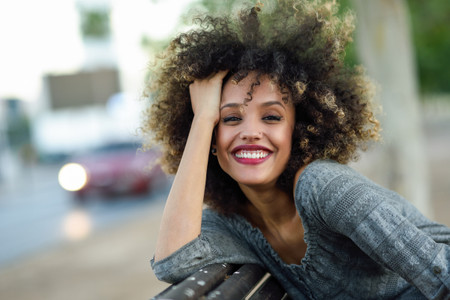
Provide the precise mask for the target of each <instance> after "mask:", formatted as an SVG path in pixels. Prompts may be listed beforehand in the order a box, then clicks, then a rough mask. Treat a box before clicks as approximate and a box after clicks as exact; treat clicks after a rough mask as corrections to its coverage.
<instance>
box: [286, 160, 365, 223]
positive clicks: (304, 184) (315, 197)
mask: <svg viewBox="0 0 450 300" xmlns="http://www.w3.org/2000/svg"><path fill="white" fill-rule="evenodd" d="M297 175H298V176H297V177H296V184H295V190H294V199H295V203H296V206H297V208H298V209H299V211H303V213H305V214H306V213H311V214H313V215H321V216H323V214H324V213H325V214H326V212H327V211H329V210H330V209H333V207H336V205H337V204H338V202H340V201H341V199H342V198H343V197H345V196H346V195H347V194H348V193H349V191H352V190H354V188H355V187H361V188H366V187H368V186H370V185H371V183H370V181H369V180H368V179H367V178H366V177H364V176H363V175H361V174H359V173H358V172H356V171H355V170H353V169H352V168H351V167H349V166H348V165H345V164H340V163H338V162H336V161H333V160H316V161H313V162H312V163H310V164H308V165H307V166H306V167H305V168H304V169H303V170H301V172H300V174H297Z"/></svg>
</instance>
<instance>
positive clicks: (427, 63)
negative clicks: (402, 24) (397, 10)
mask: <svg viewBox="0 0 450 300" xmlns="http://www.w3.org/2000/svg"><path fill="white" fill-rule="evenodd" d="M408 4H409V9H410V12H411V23H412V35H413V40H414V45H415V51H416V57H417V67H418V72H419V80H420V87H421V91H422V93H449V92H450V55H449V54H450V18H449V16H450V1H448V0H426V1H424V0H408Z"/></svg>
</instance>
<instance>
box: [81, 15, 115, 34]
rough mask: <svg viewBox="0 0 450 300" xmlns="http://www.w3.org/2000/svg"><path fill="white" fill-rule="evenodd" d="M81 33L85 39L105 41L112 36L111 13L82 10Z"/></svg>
mask: <svg viewBox="0 0 450 300" xmlns="http://www.w3.org/2000/svg"><path fill="white" fill-rule="evenodd" d="M80 17H81V33H82V35H83V37H84V38H96V39H103V38H107V37H109V35H110V26H109V11H108V10H105V9H97V10H91V9H85V8H80Z"/></svg>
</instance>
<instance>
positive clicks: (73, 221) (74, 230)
mask: <svg viewBox="0 0 450 300" xmlns="http://www.w3.org/2000/svg"><path fill="white" fill-rule="evenodd" d="M91 230H92V222H91V218H90V217H89V215H88V214H87V213H86V212H84V211H81V210H75V211H73V212H71V213H70V214H69V215H67V217H66V218H65V219H64V223H63V232H64V236H65V237H66V238H68V239H69V240H71V241H78V240H82V239H84V238H85V237H87V236H88V235H89V233H90V232H91Z"/></svg>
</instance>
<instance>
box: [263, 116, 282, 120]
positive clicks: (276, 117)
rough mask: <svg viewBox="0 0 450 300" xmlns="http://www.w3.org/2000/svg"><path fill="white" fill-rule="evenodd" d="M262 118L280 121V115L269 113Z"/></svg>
mask: <svg viewBox="0 0 450 300" xmlns="http://www.w3.org/2000/svg"><path fill="white" fill-rule="evenodd" d="M263 120H264V121H281V117H279V116H274V115H270V116H266V117H264V118H263Z"/></svg>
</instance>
